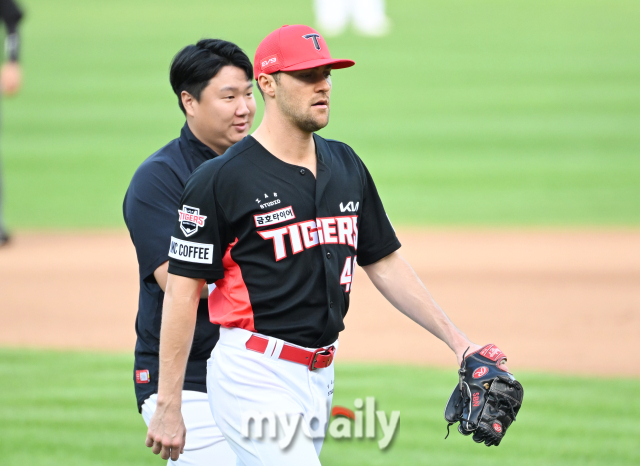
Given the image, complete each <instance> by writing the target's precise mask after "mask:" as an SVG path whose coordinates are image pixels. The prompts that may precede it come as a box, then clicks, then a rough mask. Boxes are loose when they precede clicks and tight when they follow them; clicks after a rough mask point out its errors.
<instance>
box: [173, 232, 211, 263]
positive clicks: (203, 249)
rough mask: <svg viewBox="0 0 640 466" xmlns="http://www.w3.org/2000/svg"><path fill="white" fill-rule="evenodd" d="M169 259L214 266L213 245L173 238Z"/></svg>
mask: <svg viewBox="0 0 640 466" xmlns="http://www.w3.org/2000/svg"><path fill="white" fill-rule="evenodd" d="M169 257H172V258H173V259H178V260H181V261H185V262H197V263H198V264H213V244H202V243H192V242H191V241H183V240H181V239H177V238H174V237H173V236H172V237H171V246H170V247H169Z"/></svg>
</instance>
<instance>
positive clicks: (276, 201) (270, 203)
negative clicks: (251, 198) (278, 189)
mask: <svg viewBox="0 0 640 466" xmlns="http://www.w3.org/2000/svg"><path fill="white" fill-rule="evenodd" d="M273 197H274V199H273V200H272V201H271V200H269V201H268V200H267V199H269V195H268V194H267V193H264V199H260V198H257V199H256V202H257V203H258V204H259V205H260V208H261V209H264V208H265V207H273V206H274V205H278V204H280V199H277V197H278V193H273ZM262 203H264V204H262Z"/></svg>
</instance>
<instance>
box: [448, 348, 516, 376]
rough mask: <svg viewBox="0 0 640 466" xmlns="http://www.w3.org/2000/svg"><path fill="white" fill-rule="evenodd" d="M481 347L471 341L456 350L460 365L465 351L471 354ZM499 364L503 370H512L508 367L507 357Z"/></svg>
mask: <svg viewBox="0 0 640 466" xmlns="http://www.w3.org/2000/svg"><path fill="white" fill-rule="evenodd" d="M480 348H482V346H480V345H476V344H475V343H471V342H469V343H468V345H467V346H465V347H464V348H461V349H459V350H458V351H456V359H457V360H458V366H460V365H462V359H463V357H464V355H465V353H466V354H467V355H469V354H471V353H475V352H476V351H478V350H479V349H480ZM498 366H500V369H502V370H503V371H506V372H510V371H509V368H508V367H507V358H504V359H502V360H500V361H499V362H498Z"/></svg>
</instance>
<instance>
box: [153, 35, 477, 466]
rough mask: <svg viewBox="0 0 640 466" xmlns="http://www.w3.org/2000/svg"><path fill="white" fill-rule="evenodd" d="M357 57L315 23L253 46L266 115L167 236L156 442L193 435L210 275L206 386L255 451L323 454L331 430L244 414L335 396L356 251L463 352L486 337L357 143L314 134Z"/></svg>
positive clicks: (255, 454) (302, 409) (405, 308)
mask: <svg viewBox="0 0 640 466" xmlns="http://www.w3.org/2000/svg"><path fill="white" fill-rule="evenodd" d="M353 64H354V63H353V62H352V61H350V60H338V59H332V58H331V56H330V54H329V51H328V48H327V44H326V43H325V41H324V39H323V38H322V36H320V35H319V34H318V33H317V32H316V31H314V30H313V29H311V28H309V27H307V26H301V25H298V26H284V27H282V28H280V29H278V30H276V31H274V32H273V33H271V34H270V35H269V36H267V38H265V39H264V40H263V41H262V43H261V44H260V46H259V47H258V50H257V52H256V57H255V61H254V73H255V75H256V77H257V80H258V85H259V87H260V89H261V92H262V93H263V96H264V98H265V114H264V119H263V121H262V123H261V125H260V127H259V128H258V130H257V131H256V132H255V133H254V134H253V135H252V136H249V137H247V138H245V139H244V140H242V141H241V142H239V143H238V144H236V145H235V146H233V147H232V148H231V149H230V150H229V151H227V153H226V154H225V155H224V156H222V157H219V158H216V159H215V160H212V161H210V162H207V163H205V164H203V165H202V166H201V167H200V168H199V169H198V170H196V172H194V174H193V175H192V176H191V178H190V179H189V181H188V182H187V185H186V188H185V192H184V194H183V196H182V199H181V201H180V206H181V209H182V210H181V213H180V217H179V218H178V224H177V225H176V228H175V229H174V232H173V235H172V238H171V243H170V250H169V256H170V260H169V281H168V285H167V294H166V296H165V312H164V316H163V326H162V334H161V348H160V358H161V366H162V367H161V378H160V385H159V399H160V397H162V399H163V409H162V410H160V409H158V411H156V414H155V416H154V417H153V419H152V420H151V422H150V424H149V433H148V436H147V442H146V443H147V446H149V447H153V451H154V453H156V454H157V453H161V454H162V457H163V458H168V457H172V458H177V457H178V456H179V454H180V450H181V448H182V442H183V440H182V439H183V436H184V425H183V421H182V419H181V415H180V400H179V397H178V396H177V393H179V389H180V386H181V384H182V378H181V374H182V373H183V371H184V365H185V363H186V360H187V355H188V350H189V345H190V341H191V337H192V334H193V326H194V323H195V320H196V306H195V300H196V298H197V293H198V291H199V289H200V287H201V286H202V285H203V284H204V283H205V281H206V282H208V283H215V290H214V291H213V292H212V294H211V296H210V298H209V299H210V301H209V302H210V315H211V319H212V322H214V323H217V324H220V325H221V329H220V341H219V342H218V344H217V345H216V347H215V349H214V351H213V352H212V356H211V360H210V361H209V368H208V375H207V389H208V391H209V401H210V404H211V409H212V412H213V415H214V418H215V420H216V423H217V425H218V426H219V427H220V429H221V431H222V433H223V434H224V436H225V438H227V441H228V442H229V444H230V446H231V447H232V448H233V450H234V452H235V453H236V454H237V455H238V464H243V465H245V466H254V465H256V466H257V465H278V466H282V465H291V466H294V465H296V466H299V465H305V466H309V465H319V464H320V463H319V460H318V455H319V453H320V448H321V446H322V436H321V435H320V436H312V437H314V438H312V439H308V438H304V437H301V436H299V437H298V438H296V440H295V441H294V442H293V443H291V444H289V445H288V447H287V448H286V449H281V447H282V446H283V444H282V443H281V442H280V440H282V438H279V439H276V441H275V442H274V441H273V440H272V439H268V438H267V439H257V438H252V437H251V436H250V435H247V433H248V421H247V415H248V414H250V413H269V412H271V413H285V414H286V415H287V419H281V417H280V414H278V420H279V422H280V424H281V426H282V427H283V428H284V427H286V426H285V423H287V424H286V425H289V426H290V425H292V424H291V423H294V424H293V425H295V424H296V423H297V422H299V421H300V420H301V419H309V418H310V417H312V416H316V414H317V413H318V411H317V409H318V406H324V409H327V405H328V404H329V403H330V402H331V398H332V394H333V365H332V364H331V363H332V360H333V356H334V354H335V352H336V349H337V346H338V342H337V339H338V334H339V332H340V331H342V330H343V329H344V324H343V319H344V316H345V315H346V313H347V309H348V307H349V293H350V291H351V285H352V279H353V269H354V263H355V262H356V260H357V263H358V264H359V265H361V266H362V267H363V268H364V270H365V271H366V272H367V274H368V276H369V277H370V279H371V280H372V282H373V283H374V284H375V285H376V287H377V288H378V289H379V290H380V291H381V292H382V294H383V295H384V296H385V297H386V298H387V299H388V300H389V301H390V302H391V303H392V304H393V305H394V306H395V307H396V308H398V309H399V310H400V311H401V312H403V313H404V314H406V315H407V316H408V317H410V318H411V319H413V320H414V321H415V322H417V323H418V324H420V325H421V326H423V327H424V328H425V329H427V330H428V331H429V332H431V333H432V334H433V335H435V336H436V337H438V338H440V339H441V340H443V341H444V342H445V343H446V344H447V345H448V346H449V347H450V348H451V349H452V350H453V351H454V353H455V355H456V357H457V358H458V361H461V359H462V354H463V352H464V351H465V350H466V349H467V348H470V349H471V351H473V350H475V349H478V348H480V347H479V346H478V345H475V344H473V343H471V342H470V341H469V340H468V338H467V337H466V336H465V335H464V334H463V333H462V332H461V331H460V330H459V329H458V328H456V327H455V325H454V324H453V323H452V322H451V321H450V320H449V318H448V317H447V316H446V314H445V313H444V312H443V311H442V309H440V307H439V306H438V305H437V304H436V303H435V302H434V301H433V299H432V297H431V295H430V294H429V292H428V290H427V289H426V288H425V287H424V285H423V284H422V282H421V281H420V280H419V278H418V277H417V276H416V274H415V272H414V271H413V269H412V268H411V267H410V266H409V264H408V263H407V262H406V261H405V260H404V259H403V258H402V257H401V256H400V254H399V253H398V252H397V250H398V249H399V248H400V242H399V241H398V239H397V237H396V235H395V232H394V229H393V227H392V226H391V223H390V221H389V219H388V217H387V215H386V213H385V211H384V208H383V206H382V202H381V201H380V198H379V196H378V193H377V190H376V187H375V185H374V182H373V179H372V178H371V176H370V174H369V172H368V170H367V168H366V167H365V165H364V164H363V162H362V160H360V158H359V157H358V156H357V155H356V154H355V152H354V151H353V150H352V149H351V148H350V147H349V146H347V145H346V144H343V143H341V142H337V141H331V140H325V139H323V138H321V137H319V136H317V135H315V134H314V132H315V131H317V130H319V129H321V128H323V127H324V126H326V125H327V124H328V121H329V105H330V97H331V78H330V74H331V69H338V68H346V67H349V66H352V65H353ZM186 209H190V210H191V211H197V212H198V213H197V220H198V221H199V223H198V225H197V226H196V227H192V226H191V225H185V219H188V220H189V221H191V222H192V223H193V220H194V219H193V218H191V217H187V216H185V215H184V214H183V212H184V211H185V210H186ZM185 227H186V228H185ZM356 256H357V259H356ZM371 344H376V345H378V344H383V345H384V342H372V343H371ZM321 409H322V408H321ZM325 419H326V417H325ZM256 422H258V421H256ZM325 427H326V425H324V426H322V428H323V429H324V428H325ZM285 430H286V429H285ZM285 444H286V442H285Z"/></svg>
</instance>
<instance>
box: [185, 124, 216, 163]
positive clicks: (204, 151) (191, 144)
mask: <svg viewBox="0 0 640 466" xmlns="http://www.w3.org/2000/svg"><path fill="white" fill-rule="evenodd" d="M180 142H181V143H182V144H183V145H184V147H186V148H187V150H188V152H189V155H191V156H192V157H193V158H194V159H195V160H196V161H199V162H200V163H202V162H205V161H207V160H211V159H212V158H214V157H217V156H218V154H217V153H216V152H215V151H213V150H212V149H211V148H210V147H209V146H207V145H205V144H204V143H203V142H202V141H200V140H199V139H198V138H197V137H195V135H194V134H193V133H192V132H191V128H189V125H188V124H187V123H186V122H185V123H184V126H183V127H182V131H180Z"/></svg>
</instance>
